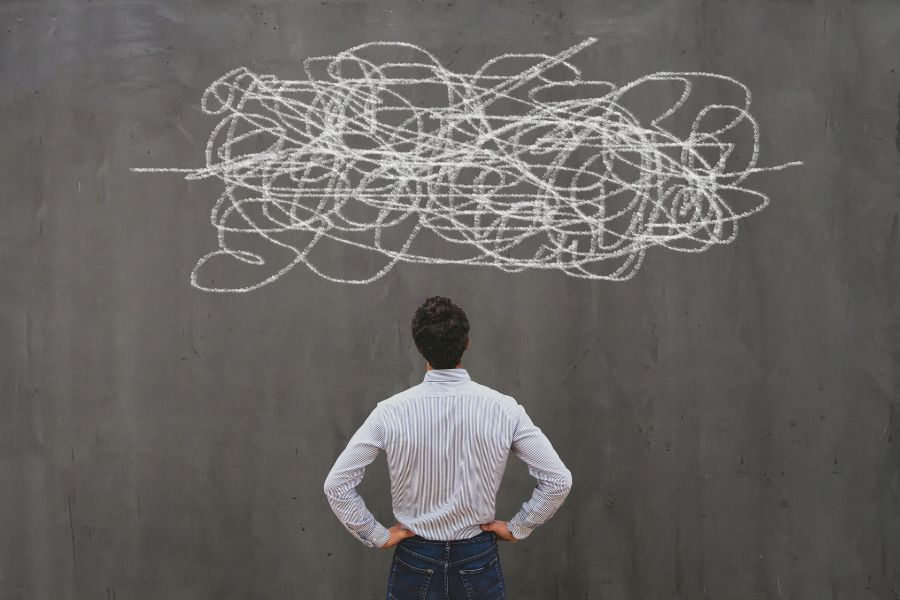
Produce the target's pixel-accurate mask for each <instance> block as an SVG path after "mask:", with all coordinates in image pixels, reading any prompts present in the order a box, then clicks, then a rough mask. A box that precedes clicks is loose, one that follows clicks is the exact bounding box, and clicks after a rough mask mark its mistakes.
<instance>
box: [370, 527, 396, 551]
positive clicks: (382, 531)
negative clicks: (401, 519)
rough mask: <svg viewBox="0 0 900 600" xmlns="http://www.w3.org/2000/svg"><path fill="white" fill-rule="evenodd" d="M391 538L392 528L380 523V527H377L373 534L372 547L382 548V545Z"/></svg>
mask: <svg viewBox="0 0 900 600" xmlns="http://www.w3.org/2000/svg"><path fill="white" fill-rule="evenodd" d="M389 539H391V532H390V530H389V529H388V528H387V527H385V526H384V525H379V528H378V529H376V530H375V532H374V533H373V534H372V538H371V540H372V541H371V544H372V546H371V547H372V548H381V547H382V546H384V545H385V544H386V543H387V541H388V540H389Z"/></svg>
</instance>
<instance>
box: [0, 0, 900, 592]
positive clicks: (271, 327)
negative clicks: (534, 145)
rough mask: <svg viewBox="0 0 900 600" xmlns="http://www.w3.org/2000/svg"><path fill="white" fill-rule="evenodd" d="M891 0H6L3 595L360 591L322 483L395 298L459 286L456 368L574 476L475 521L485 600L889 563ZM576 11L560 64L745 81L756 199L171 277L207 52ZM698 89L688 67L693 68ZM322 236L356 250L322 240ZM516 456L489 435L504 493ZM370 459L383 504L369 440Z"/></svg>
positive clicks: (419, 41)
mask: <svg viewBox="0 0 900 600" xmlns="http://www.w3.org/2000/svg"><path fill="white" fill-rule="evenodd" d="M897 23H900V4H898V3H897V2H896V1H894V0H882V1H878V0H869V1H860V2H853V3H850V2H843V1H833V2H816V1H809V2H784V1H774V0H773V1H752V2H751V1H747V0H733V1H724V2H706V1H700V0H692V1H678V0H670V1H652V2H651V1H647V0H642V1H625V0H590V1H583V2H562V3H557V2H543V1H539V2H511V1H507V0H501V1H492V2H480V1H474V0H472V1H469V0H465V1H453V0H449V1H442V2H439V3H438V2H435V1H433V0H414V1H411V0H384V1H381V2H342V1H335V0H321V1H319V0H315V1H299V2H295V1H279V2H276V1H272V2H266V1H259V2H239V1H236V0H227V1H226V0H219V1H215V2H213V1H207V2H189V1H183V2H182V1H174V0H172V1H158V2H151V1H145V2H139V1H119V2H115V1H110V0H93V1H90V0H79V1H77V2H75V1H71V2H69V1H62V0H44V1H37V0H34V1H30V0H11V1H7V2H3V3H2V5H0V26H2V27H0V111H2V113H0V114H2V129H3V132H2V135H0V164H2V166H3V168H2V176H0V340H2V342H3V343H2V348H0V599H2V600H14V599H52V600H63V599H70V598H71V599H76V598H78V599H80V598H95V599H97V598H105V599H112V598H118V599H131V598H133V599H156V598H159V599H165V600H179V599H184V600H195V599H201V598H203V599H205V598H222V599H226V598H227V599H235V600H248V599H251V598H253V599H265V600H269V599H281V598H315V599H320V600H330V599H341V600H343V599H359V598H372V599H377V598H381V597H383V593H384V588H385V585H386V582H387V574H388V572H387V568H388V565H389V562H390V552H389V551H384V550H371V549H368V548H365V547H363V546H362V545H361V544H359V543H358V542H357V541H355V540H354V539H352V538H351V537H350V535H349V534H347V533H346V532H345V531H344V530H343V528H341V527H340V524H339V523H338V522H337V520H336V519H335V518H334V516H333V514H332V513H331V511H330V509H329V507H328V505H327V502H326V500H325V497H324V495H323V493H322V482H323V480H324V477H325V475H326V473H327V471H328V469H329V468H330V466H331V464H332V462H333V460H334V459H335V457H336V456H337V453H338V452H339V451H340V450H341V449H342V448H343V445H344V444H345V443H346V441H347V439H348V438H349V436H350V435H351V434H352V432H353V431H354V430H355V428H356V427H357V426H358V425H359V424H360V423H361V422H362V420H363V419H364V417H365V416H366V415H367V414H368V412H369V411H370V410H371V408H372V407H373V406H374V405H375V403H376V402H377V401H379V400H381V399H383V398H385V397H387V396H389V395H391V394H393V393H395V392H397V391H399V390H401V389H404V388H406V387H408V386H410V385H413V384H415V383H417V382H418V381H420V380H421V378H422V376H423V372H424V364H423V361H422V360H421V359H420V357H419V356H418V355H417V353H416V351H415V348H414V346H413V345H412V341H411V338H410V334H409V321H410V318H411V316H412V312H413V310H414V309H415V307H416V306H417V305H418V304H419V303H420V302H421V301H422V300H423V299H424V298H425V297H426V296H428V295H432V294H441V295H448V296H450V297H451V298H453V299H454V300H456V301H457V302H459V303H460V304H461V305H462V306H463V307H464V308H465V309H466V311H467V312H468V314H469V316H470V319H471V322H472V345H471V349H470V351H469V352H468V353H467V354H466V356H465V357H464V361H463V363H464V366H465V367H466V368H467V369H468V370H469V372H470V373H471V374H472V376H473V378H474V379H476V380H477V381H480V382H481V383H484V384H486V385H490V386H492V387H495V388H497V389H500V390H503V391H505V392H507V393H509V394H511V395H514V396H515V397H516V398H517V399H518V400H519V401H520V402H521V403H523V404H524V405H525V406H526V407H527V408H528V410H529V413H530V414H531V415H532V417H533V419H534V420H535V422H536V423H537V424H538V425H540V426H541V427H542V429H543V430H544V431H545V432H546V433H547V435H548V436H549V437H550V438H551V440H553V441H554V443H555V444H556V446H557V449H558V450H559V453H560V455H561V456H562V458H563V459H564V460H565V461H566V463H567V464H568V465H569V467H570V468H571V470H572V473H573V479H574V485H573V489H572V492H571V494H570V496H569V498H568V500H567V501H566V503H565V504H564V506H563V508H562V509H560V511H559V512H558V513H557V515H556V516H555V517H553V519H551V521H549V522H548V523H547V524H546V525H545V526H544V527H542V528H539V529H538V530H536V531H535V533H534V534H533V535H532V536H531V537H530V538H529V539H528V540H526V541H524V542H522V543H520V544H516V545H513V546H502V547H501V555H502V557H503V564H504V569H505V573H506V578H507V587H508V593H509V597H510V598H514V599H516V600H543V599H555V598H567V599H571V598H584V599H601V598H602V599H627V600H637V599H647V600H660V599H686V600H687V599H690V600H696V599H701V598H704V599H705V598H708V599H711V600H749V599H763V598H772V599H779V600H781V599H784V600H787V599H794V600H822V599H826V598H827V599H843V600H865V599H879V600H881V599H885V600H886V599H891V600H895V599H896V598H898V597H900V566H898V565H900V406H898V402H900V401H898V394H900V231H898V229H900V225H898V198H900V195H898V191H897V190H898V189H900V185H898V184H900V168H898V167H900V123H898V88H900V74H898V72H897V71H898V70H900V28H898V27H897ZM588 36H595V37H597V38H598V42H597V44H595V45H594V46H592V47H591V48H590V49H588V50H586V51H585V52H584V53H582V54H581V55H580V56H579V59H578V61H579V63H580V65H581V66H582V68H583V69H584V71H585V74H586V75H589V76H591V77H594V78H598V79H605V80H609V81H612V82H617V83H625V82H628V81H631V80H634V79H635V78H637V77H640V76H642V75H645V74H647V73H651V72H654V71H660V70H670V71H709V72H716V73H723V74H726V75H729V76H732V77H735V78H737V79H739V80H740V81H742V82H743V83H745V84H746V85H747V86H748V87H749V88H750V89H751V90H752V91H753V106H752V112H753V114H754V115H755V116H756V118H757V119H758V121H759V123H760V127H761V132H762V133H761V139H760V156H761V164H764V165H766V164H780V163H784V162H788V161H794V160H802V161H803V162H804V163H805V164H804V165H803V166H801V167H793V168H791V169H787V170H783V171H779V172H771V173H761V174H759V175H758V176H757V177H756V179H755V180H754V181H755V183H754V185H755V186H756V187H757V189H759V190H761V191H763V192H765V193H766V194H768V195H769V196H770V197H771V199H772V202H771V205H770V206H769V207H767V208H766V209H765V210H764V211H762V212H761V213H759V214H757V215H754V216H752V217H750V218H748V219H747V220H746V221H743V222H742V224H741V233H740V235H739V236H738V238H737V240H736V241H735V242H734V243H733V244H730V245H721V246H717V247H714V248H712V249H710V250H709V251H706V252H703V253H699V254H684V253H677V252H667V251H656V250H651V251H650V252H649V253H648V254H647V259H646V261H645V264H644V265H643V267H642V268H641V270H640V272H639V273H638V274H637V275H636V276H635V277H634V278H633V279H631V280H629V281H626V282H619V283H614V282H607V281H586V280H579V279H575V278H571V277H567V276H566V275H564V274H562V273H560V272H554V271H537V270H533V271H525V272H522V273H516V274H511V273H504V272H501V271H499V270H497V269H494V268H490V267H461V266H452V265H450V266H440V265H414V264H400V265H397V266H396V267H395V268H394V269H393V270H392V271H391V272H390V273H388V274H387V275H386V276H385V277H383V278H382V279H380V280H378V281H376V282H373V283H371V284H369V285H344V284H339V283H332V282H330V281H327V280H324V279H322V278H320V277H317V276H315V275H314V274H312V273H310V272H308V271H307V270H305V269H303V268H298V269H295V270H294V271H292V272H290V273H289V274H287V275H286V276H284V277H283V278H281V279H280V280H278V281H277V282H274V283H273V284H271V285H268V286H266V287H263V288H261V289H259V290H256V291H254V292H251V293H248V294H213V293H206V292H202V291H199V290H197V289H195V288H192V287H191V286H190V283H189V275H190V272H191V269H192V268H193V267H194V265H195V263H196V261H197V259H198V258H199V257H200V256H202V255H204V254H205V253H207V252H208V251H209V250H210V249H211V248H215V247H216V239H215V230H214V229H213V228H212V227H211V226H210V223H209V218H210V209H211V207H212V204H213V203H214V202H215V199H216V198H217V196H218V194H219V193H220V191H221V184H220V183H218V182H216V181H214V180H201V181H185V180H184V179H183V178H182V177H180V176H179V175H178V174H146V173H135V172H132V171H130V169H131V168H132V167H140V166H145V167H197V166H201V165H202V162H203V151H204V145H205V143H206V139H207V137H208V135H209V132H210V130H211V128H212V126H213V125H214V124H215V119H214V118H213V117H210V116H209V115H205V114H203V113H202V112H201V110H200V108H199V103H200V97H201V95H202V93H203V91H204V89H206V87H207V85H209V83H210V82H212V81H213V80H215V79H216V78H217V77H219V76H221V75H222V74H223V73H225V72H227V71H229V70H231V69H233V68H235V67H238V66H247V67H250V68H252V69H254V70H255V71H256V72H262V73H273V74H277V75H278V76H279V77H281V78H292V77H298V76H299V75H300V66H301V61H302V59H303V58H305V57H307V56H317V55H326V54H333V53H335V52H339V51H341V50H344V49H346V48H348V47H351V46H354V45H356V44H359V43H362V42H365V41H370V40H395V41H405V42H410V43H414V44H416V45H418V46H421V47H423V48H427V49H428V50H429V51H431V52H432V53H433V54H434V55H435V56H436V57H437V58H439V59H440V60H441V61H442V62H443V63H444V64H445V65H448V64H449V65H452V67H451V68H453V69H458V70H460V71H462V72H471V71H473V70H474V69H476V68H477V67H478V66H480V65H481V64H482V63H483V62H484V61H485V60H487V59H489V58H491V57H493V56H496V55H498V54H502V53H505V52H543V53H555V52H558V51H560V50H561V49H564V48H567V47H570V46H572V45H573V44H575V43H578V42H579V41H581V40H583V39H584V38H586V37H588ZM715 99H716V98H715V97H714V96H710V97H709V98H708V101H710V102H713V101H715ZM325 260H327V261H331V263H332V264H334V265H337V266H340V265H341V264H342V263H349V262H350V261H355V260H358V258H357V257H356V255H354V254H352V253H351V252H347V253H346V254H344V253H342V252H341V251H340V250H339V249H338V250H335V251H334V252H333V254H331V255H329V256H327V257H326V258H325ZM532 486H533V480H532V479H530V478H529V476H528V474H527V471H526V469H525V468H524V465H523V464H522V463H520V462H518V461H517V460H515V459H511V461H510V467H509V470H508V472H507V476H506V479H505V480H504V485H503V487H502V489H501V493H500V496H499V498H498V513H497V518H499V519H507V518H509V517H511V516H512V515H513V513H514V512H515V510H516V509H517V508H518V506H519V505H520V503H521V502H523V501H524V500H525V499H526V498H527V497H528V495H529V494H530V493H531V489H532ZM361 491H362V492H363V494H364V497H365V498H366V499H367V502H368V504H369V506H370V508H372V509H373V511H374V512H375V513H376V515H378V516H379V518H380V519H381V520H382V522H383V523H385V524H386V525H391V524H393V520H392V515H391V512H390V500H389V495H388V494H389V488H388V482H387V470H386V467H385V462H384V458H383V456H382V457H380V458H379V459H378V461H376V463H374V464H373V465H372V467H370V469H369V470H368V472H367V477H366V480H365V481H364V482H363V484H362V486H361Z"/></svg>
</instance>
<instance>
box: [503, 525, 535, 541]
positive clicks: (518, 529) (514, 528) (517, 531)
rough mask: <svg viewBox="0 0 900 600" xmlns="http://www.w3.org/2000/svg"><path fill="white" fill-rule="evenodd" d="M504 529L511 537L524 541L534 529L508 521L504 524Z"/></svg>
mask: <svg viewBox="0 0 900 600" xmlns="http://www.w3.org/2000/svg"><path fill="white" fill-rule="evenodd" d="M506 528H507V529H509V532H510V533H511V534H512V535H513V537H514V538H516V540H517V541H518V540H524V539H525V538H527V537H528V536H529V535H531V532H532V531H534V527H526V526H525V525H523V524H521V523H517V522H514V521H509V522H508V523H507V524H506Z"/></svg>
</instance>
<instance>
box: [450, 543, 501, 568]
mask: <svg viewBox="0 0 900 600" xmlns="http://www.w3.org/2000/svg"><path fill="white" fill-rule="evenodd" d="M494 550H496V547H494V546H491V547H490V548H488V549H487V550H484V551H483V552H479V553H478V554H473V555H472V556H467V557H465V558H461V559H459V560H454V561H453V562H452V563H450V564H451V565H458V564H460V563H464V562H467V561H470V560H475V559H476V558H481V557H482V556H484V555H485V554H487V553H489V552H493V551H494ZM498 554H499V552H498Z"/></svg>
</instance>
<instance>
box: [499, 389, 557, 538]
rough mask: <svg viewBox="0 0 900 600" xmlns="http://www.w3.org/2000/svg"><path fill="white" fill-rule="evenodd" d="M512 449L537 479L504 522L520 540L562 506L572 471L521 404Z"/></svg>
mask: <svg viewBox="0 0 900 600" xmlns="http://www.w3.org/2000/svg"><path fill="white" fill-rule="evenodd" d="M511 449H512V451H513V453H514V454H515V455H516V456H518V457H519V458H521V459H522V460H523V461H524V462H525V464H527V465H528V473H529V474H530V475H531V476H532V477H534V478H535V479H537V481H538V483H537V486H536V487H535V488H534V493H533V494H532V496H531V498H530V499H529V500H528V501H527V502H525V503H524V504H523V505H522V508H521V509H520V510H519V512H518V513H516V515H515V516H514V517H513V518H512V519H510V520H509V522H508V523H507V524H506V526H507V527H508V528H509V532H510V533H512V535H513V537H515V538H516V539H517V540H521V539H523V538H526V537H528V536H529V535H530V534H531V532H532V530H534V528H535V527H537V526H538V525H541V524H542V523H544V522H545V521H546V520H547V519H549V518H550V517H552V516H553V514H554V513H555V512H556V510H557V509H558V508H559V507H560V506H561V505H562V503H563V501H564V500H565V499H566V496H568V495H569V490H570V489H571V488H572V472H571V471H569V469H567V468H566V466H565V465H564V464H563V462H562V460H561V459H560V458H559V455H558V454H557V453H556V450H554V449H553V445H552V444H551V443H550V440H548V439H547V436H546V435H544V432H542V431H541V429H540V428H539V427H537V426H536V425H535V424H534V423H532V422H531V418H530V417H529V416H528V413H526V412H525V407H524V406H522V405H521V404H520V405H519V423H518V425H517V426H516V430H515V433H514V434H513V441H512V448H511Z"/></svg>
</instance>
